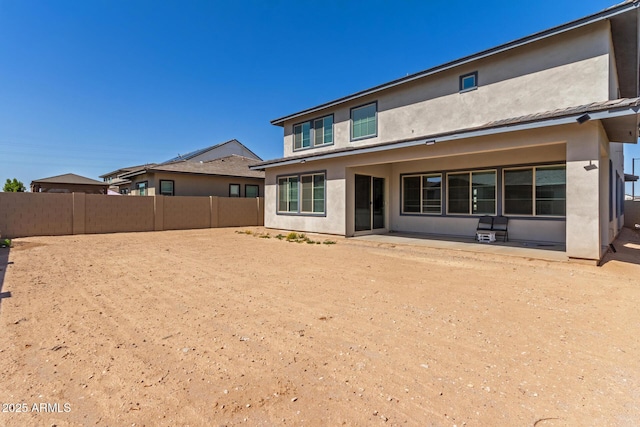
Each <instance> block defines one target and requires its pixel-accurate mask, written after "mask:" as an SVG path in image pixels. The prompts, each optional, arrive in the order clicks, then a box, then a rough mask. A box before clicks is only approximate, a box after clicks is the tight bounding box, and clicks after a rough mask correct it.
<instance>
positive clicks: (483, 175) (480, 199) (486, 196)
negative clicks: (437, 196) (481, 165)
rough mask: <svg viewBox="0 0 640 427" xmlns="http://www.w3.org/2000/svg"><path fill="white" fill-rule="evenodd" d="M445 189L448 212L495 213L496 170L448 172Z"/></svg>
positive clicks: (467, 213)
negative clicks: (446, 190)
mask: <svg viewBox="0 0 640 427" xmlns="http://www.w3.org/2000/svg"><path fill="white" fill-rule="evenodd" d="M447 189H448V197H447V201H448V204H447V212H448V213H449V214H461V215H469V214H470V215H495V214H496V171H477V172H460V173H458V172H457V173H450V174H448V175H447Z"/></svg>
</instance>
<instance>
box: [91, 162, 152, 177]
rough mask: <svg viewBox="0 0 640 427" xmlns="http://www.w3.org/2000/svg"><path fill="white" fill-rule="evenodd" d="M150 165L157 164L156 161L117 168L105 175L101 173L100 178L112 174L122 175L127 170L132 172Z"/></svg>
mask: <svg viewBox="0 0 640 427" xmlns="http://www.w3.org/2000/svg"><path fill="white" fill-rule="evenodd" d="M149 165H155V163H150V164H146V165H136V166H127V167H124V168H120V169H116V170H114V171H111V172H109V173H105V174H104V175H100V178H106V177H108V176H111V175H120V174H123V173H125V172H131V171H132V170H136V169H140V168H142V167H145V166H149Z"/></svg>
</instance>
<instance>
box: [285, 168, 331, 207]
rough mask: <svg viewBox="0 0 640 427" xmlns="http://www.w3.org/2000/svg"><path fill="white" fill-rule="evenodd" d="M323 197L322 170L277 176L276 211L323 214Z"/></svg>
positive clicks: (323, 175) (323, 179)
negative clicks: (320, 171) (319, 171)
mask: <svg viewBox="0 0 640 427" xmlns="http://www.w3.org/2000/svg"><path fill="white" fill-rule="evenodd" d="M325 198H326V192H325V174H324V172H322V173H310V174H300V175H293V176H283V177H279V178H278V212H281V213H296V214H298V213H302V214H324V213H325Z"/></svg>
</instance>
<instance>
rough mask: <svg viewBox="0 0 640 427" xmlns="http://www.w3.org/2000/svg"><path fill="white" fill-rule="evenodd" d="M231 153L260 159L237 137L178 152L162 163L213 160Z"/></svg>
mask: <svg viewBox="0 0 640 427" xmlns="http://www.w3.org/2000/svg"><path fill="white" fill-rule="evenodd" d="M232 154H236V155H238V156H242V157H247V158H250V159H254V160H257V161H261V160H262V159H261V158H260V157H258V155H257V154H255V153H254V152H253V151H251V150H249V149H248V148H247V147H245V145H244V144H242V143H241V142H240V141H238V140H237V139H231V140H229V141H226V142H222V143H220V144H216V145H212V146H210V147H207V148H201V149H199V150H194V151H192V152H190V153H187V154H178V155H177V156H176V157H174V158H172V159H169V160H167V161H166V162H164V163H172V162H176V161H178V160H190V161H192V162H206V161H207V160H215V159H219V158H221V157H226V156H230V155H232Z"/></svg>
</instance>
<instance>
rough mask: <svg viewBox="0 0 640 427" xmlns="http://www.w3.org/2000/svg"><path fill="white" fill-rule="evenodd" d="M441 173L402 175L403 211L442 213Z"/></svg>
mask: <svg viewBox="0 0 640 427" xmlns="http://www.w3.org/2000/svg"><path fill="white" fill-rule="evenodd" d="M441 206H442V175H440V174H429V175H410V176H404V177H402V212H403V213H423V214H440V213H442V208H441Z"/></svg>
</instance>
